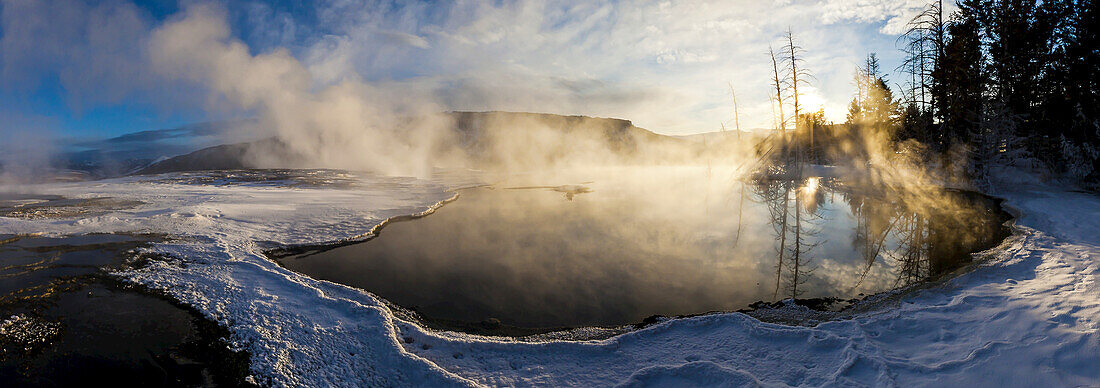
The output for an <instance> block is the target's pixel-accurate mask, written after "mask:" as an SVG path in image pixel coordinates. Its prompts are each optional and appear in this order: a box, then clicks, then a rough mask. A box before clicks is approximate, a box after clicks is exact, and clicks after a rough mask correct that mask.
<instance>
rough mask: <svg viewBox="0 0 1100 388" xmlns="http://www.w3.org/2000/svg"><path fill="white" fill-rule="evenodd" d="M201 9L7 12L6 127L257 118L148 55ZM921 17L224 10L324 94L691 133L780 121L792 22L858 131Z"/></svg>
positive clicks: (231, 98)
mask: <svg viewBox="0 0 1100 388" xmlns="http://www.w3.org/2000/svg"><path fill="white" fill-rule="evenodd" d="M196 4H199V5H205V6H210V4H208V3H198V2H192V1H179V2H177V1H171V0H160V1H152V2H128V1H125V0H115V1H111V0H107V1H92V2H82V1H70V2H45V1H41V2H39V1H32V2H26V1H18V0H0V5H2V8H0V86H2V88H0V117H3V119H0V130H3V131H4V132H7V133H8V134H9V135H10V134H22V133H47V134H50V135H52V136H60V137H104V136H116V135H120V134H123V133H130V132H135V131H140V130H147V129H158V128H169V127H175V126H179V125H183V124H187V123H193V122H201V121H208V120H223V119H229V118H235V117H248V116H250V115H253V114H255V111H256V109H257V108H256V106H250V105H249V104H248V103H247V102H244V103H242V101H239V100H237V99H236V98H235V95H233V93H234V91H233V90H234V89H226V88H223V87H222V84H224V83H225V82H231V81H232V80H218V79H217V78H218V77H217V76H212V75H210V74H208V73H203V74H198V75H196V74H197V73H195V72H194V71H192V70H193V69H192V68H194V67H196V66H202V64H200V63H189V64H188V66H190V67H191V68H189V69H183V70H180V69H177V70H180V71H175V72H173V71H164V69H163V67H166V66H167V67H172V63H167V64H166V63H164V62H159V63H158V62H157V61H156V60H151V59H150V53H151V52H159V51H157V50H160V49H161V48H157V47H152V46H151V45H154V44H157V41H156V39H152V38H151V37H152V36H153V35H154V33H155V31H158V30H162V29H163V27H164V26H165V25H166V24H168V23H172V22H175V21H180V20H181V19H184V18H186V17H187V15H186V14H187V10H188V9H191V8H194V7H195V6H196ZM922 4H923V1H907V0H901V1H885V0H821V1H774V2H769V1H732V2H730V1H721V2H701V1H674V2H673V1H665V2H662V1H615V2H583V1H578V2H569V1H543V0H531V1H491V2H484V1H454V2H440V3H435V2H423V1H406V2H390V1H357V0H339V1H337V0H332V1H319V2H315V3H303V2H291V1H286V2H257V1H239V2H230V3H213V6H212V7H210V8H211V9H214V10H215V11H213V12H212V13H211V16H210V17H211V19H213V20H215V21H218V20H220V21H221V22H223V23H225V25H227V26H228V37H222V38H218V39H220V42H226V43H227V44H232V43H241V44H243V45H244V46H246V47H247V51H248V53H249V54H250V55H253V56H256V58H262V57H267V56H272V55H273V56H274V57H279V56H280V55H284V54H285V56H286V58H285V59H287V60H289V61H291V62H293V63H292V64H291V65H293V66H294V67H295V68H299V67H300V68H301V69H302V70H303V72H304V74H307V78H308V81H307V82H308V84H309V88H310V89H312V90H323V89H324V88H326V87H328V86H332V85H338V84H341V83H344V82H349V81H351V82H355V83H359V84H364V85H369V86H370V87H371V88H372V90H374V91H375V92H374V93H375V94H376V95H377V96H378V97H377V98H380V99H395V100H403V101H405V103H406V104H408V103H410V102H409V101H415V102H417V103H421V104H422V105H423V106H428V107H431V109H437V110H452V109H453V110H518V111H536V112H548V113H561V114H585V115H593V116H605V117H618V118H625V119H630V120H633V121H634V122H635V123H636V124H637V125H639V126H642V127H645V128H649V129H651V130H654V131H657V132H661V133H668V134H684V133H693V132H702V131H710V130H716V129H718V128H719V127H720V123H723V122H726V123H730V122H731V121H732V107H731V106H730V92H729V84H730V83H732V84H733V85H734V87H735V88H736V90H737V93H738V100H739V103H740V105H741V112H742V115H741V122H742V125H743V127H748V128H757V127H769V126H771V105H770V103H769V99H768V98H769V96H770V95H769V94H768V81H767V79H766V77H767V76H768V72H769V69H768V66H769V65H770V63H769V61H768V58H767V56H766V55H765V53H766V52H767V50H768V45H769V44H771V45H776V46H778V45H779V44H780V43H781V42H780V38H781V36H782V33H783V32H784V31H785V30H786V29H787V27H788V26H789V27H790V28H791V29H792V30H793V31H794V33H795V36H796V38H797V39H798V40H799V41H800V43H801V45H802V46H803V47H804V48H805V50H806V54H807V56H806V62H807V65H808V67H809V68H810V70H811V71H813V72H814V73H815V74H816V78H817V79H816V80H815V81H814V82H813V84H814V85H813V86H814V87H813V88H810V89H809V90H807V92H806V94H807V95H806V96H804V98H803V101H804V102H808V105H810V106H812V107H818V106H820V107H823V108H824V109H825V110H826V113H827V115H828V117H829V118H830V119H833V120H838V121H839V120H843V117H844V113H845V109H846V105H847V102H848V100H849V99H850V98H851V93H852V85H851V84H850V83H851V78H852V77H851V73H852V70H853V69H854V67H855V66H856V65H857V64H858V63H860V62H861V61H862V59H863V58H864V57H865V56H866V55H867V53H869V52H877V53H878V55H879V57H880V58H881V59H882V61H883V68H884V69H888V70H889V69H893V68H894V67H895V66H897V64H898V61H899V60H900V55H901V54H900V52H898V51H897V48H896V45H895V40H896V38H897V34H898V33H900V32H901V30H902V29H903V24H904V21H906V20H908V19H909V18H910V17H911V16H912V15H913V14H914V13H915V12H917V11H918V10H919V8H920V7H921V5H922ZM161 43H163V41H161ZM185 54H186V53H185ZM173 58H177V59H179V58H183V59H187V58H188V57H186V56H184V57H173ZM279 58H281V57H279ZM242 74H250V72H249V71H245V72H244V73H242ZM892 78H893V79H894V80H895V81H901V77H900V76H898V75H895V76H892ZM226 93H229V94H226ZM372 101H374V100H372ZM383 105H385V104H383Z"/></svg>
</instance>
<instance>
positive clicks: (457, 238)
mask: <svg viewBox="0 0 1100 388" xmlns="http://www.w3.org/2000/svg"><path fill="white" fill-rule="evenodd" d="M893 190H894V191H883V190H868V189H867V188H855V187H850V186H847V185H845V184H843V182H837V181H832V180H828V179H823V178H808V179H806V180H803V181H799V182H793V181H742V180H739V179H737V178H736V177H735V175H734V174H733V173H732V172H731V171H719V170H716V169H707V168H702V167H700V168H683V167H679V168H678V167H667V168H655V167H646V168H621V169H609V170H597V171H589V172H583V173H571V174H568V175H554V176H544V177H542V176H540V177H535V176H525V177H520V178H516V179H512V180H509V181H505V182H503V183H498V184H495V185H493V186H490V187H479V188H473V189H466V190H460V191H459V192H458V194H459V198H458V199H457V200H455V201H454V202H451V203H449V204H446V205H445V206H443V207H441V208H440V209H438V210H437V211H436V212H435V213H433V214H431V215H428V216H426V217H423V218H419V219H414V220H409V221H405V222H394V223H391V224H389V225H387V226H386V227H385V228H384V229H383V230H382V231H381V232H380V233H379V235H378V236H377V238H374V239H372V240H370V241H367V242H363V243H358V244H352V245H346V246H339V247H323V248H321V249H314V250H305V251H299V252H296V253H295V254H292V255H278V257H277V258H276V259H277V260H278V261H279V262H280V263H281V264H282V265H284V266H286V267H287V268H290V269H292V270H294V271H298V272H301V273H305V274H307V275H309V276H312V277H315V278H319V279H325V280H330V281H334V282H338V283H343V284H346V285H350V286H354V287H358V288H362V289H365V290H367V291H370V292H372V293H374V294H376V295H379V296H381V297H382V298H384V299H386V300H388V301H389V302H391V303H393V304H396V305H398V306H401V307H403V308H406V309H409V310H412V311H415V312H416V314H418V315H419V316H420V317H422V318H423V319H425V320H426V321H428V322H436V323H445V324H444V326H447V325H446V323H451V324H456V323H470V322H475V323H478V322H479V323H492V324H494V325H497V324H499V325H501V326H506V327H519V328H544V329H545V330H551V329H555V328H565V327H582V326H593V325H600V326H608V325H622V324H630V323H638V322H641V321H642V320H643V319H645V318H646V317H649V316H652V315H665V316H674V315H686V314H696V313H704V312H710V311H732V310H737V309H740V308H744V307H746V306H747V305H749V304H750V303H753V302H755V301H761V300H763V301H772V300H781V299H785V298H790V297H797V298H812V297H839V298H854V297H858V296H860V295H861V294H871V293H876V292H880V291H885V290H889V289H893V288H896V287H900V286H904V285H907V284H911V283H914V282H920V281H924V280H927V279H929V278H933V277H936V276H940V275H942V274H944V273H947V272H950V271H951V270H953V269H955V268H958V267H959V266H960V265H963V264H965V263H966V262H967V261H968V260H969V259H970V255H969V253H970V252H974V251H977V250H982V249H986V248H989V247H991V246H993V245H994V244H996V243H997V242H999V241H1000V240H1001V239H1003V238H1004V236H1005V233H1006V231H1005V230H1004V228H1003V226H1002V225H1001V224H1002V223H1003V222H1004V221H1005V216H1004V214H1003V212H1000V210H999V208H998V206H997V204H996V203H995V202H994V201H993V200H991V199H989V198H987V197H984V196H981V195H978V194H975V193H968V192H953V191H946V190H938V191H936V194H935V195H928V194H927V193H922V195H921V196H914V195H901V194H899V193H897V192H896V189H893ZM784 220H786V222H784ZM455 326H461V325H450V327H455Z"/></svg>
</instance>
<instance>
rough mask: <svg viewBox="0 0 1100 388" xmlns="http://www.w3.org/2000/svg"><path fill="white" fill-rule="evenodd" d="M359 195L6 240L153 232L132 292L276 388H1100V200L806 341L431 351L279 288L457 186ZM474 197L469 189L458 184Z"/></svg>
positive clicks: (301, 194) (119, 186) (129, 212)
mask: <svg viewBox="0 0 1100 388" xmlns="http://www.w3.org/2000/svg"><path fill="white" fill-rule="evenodd" d="M357 179H359V180H360V182H361V183H360V184H358V185H355V187H351V188H341V189H332V188H326V187H305V188H303V187H290V186H279V185H275V186H271V185H248V184H242V185H222V186H210V185H194V184H184V183H179V182H171V181H164V180H160V181H158V180H157V179H156V177H133V178H123V179H115V180H107V181H98V182H91V183H66V184H50V185H38V186H28V187H23V188H21V189H22V190H24V191H33V192H37V193H42V194H55V195H64V196H67V197H81V198H94V197H112V198H117V199H122V200H136V201H141V202H142V204H140V205H137V206H134V207H132V208H128V209H113V210H109V211H106V212H105V213H89V214H91V215H89V216H88V217H86V218H80V217H76V218H48V219H24V218H4V217H0V234H5V233H11V234H17V233H34V232H44V233H46V234H57V235H60V234H80V233H91V232H148V233H160V234H164V235H167V236H170V237H171V239H170V240H169V241H167V242H164V243H160V244H157V245H155V246H153V247H151V248H149V250H150V251H151V252H154V253H162V254H167V255H170V256H171V257H174V258H176V259H168V260H156V261H153V262H152V264H150V265H149V266H147V267H144V268H142V269H140V270H136V271H132V272H126V273H120V274H119V275H120V276H122V277H124V278H126V279H129V280H131V281H134V282H137V283H141V284H145V285H148V286H150V287H153V288H156V289H161V290H164V291H166V292H167V293H168V294H170V295H171V296H173V297H175V298H177V299H179V300H180V301H182V302H184V303H187V304H189V305H192V306H195V307H196V308H198V309H199V310H200V311H202V312H204V313H205V314H207V316H209V317H210V318H212V319H214V320H217V321H218V322H221V323H223V324H225V325H227V326H228V327H229V328H230V329H231V331H232V333H233V337H232V340H233V341H234V343H235V344H236V346H238V347H240V348H244V349H248V350H249V351H251V352H252V355H253V364H252V372H253V374H254V377H255V379H256V380H258V381H259V382H261V383H267V384H271V385H277V386H285V385H309V386H332V385H335V386H356V385H358V386H363V385H369V386H379V385H387V386H393V385H398V386H410V385H413V386H471V385H501V386H533V385H549V386H561V385H582V386H615V385H624V386H655V385H656V386H692V385H696V386H723V385H725V386H744V385H765V386H782V385H903V386H929V385H935V386H943V385H948V386H958V385H970V384H980V385H982V386H990V385H1008V386H1020V385H1031V386H1051V385H1068V386H1079V385H1088V386H1095V385H1100V368H1097V367H1096V366H1097V365H1100V336H1098V335H1097V332H1098V329H1100V285H1098V284H1097V282H1096V279H1097V274H1098V268H1100V267H1098V265H1097V262H1096V260H1095V259H1094V258H1095V257H1100V235H1098V233H1097V231H1098V230H1100V198H1098V197H1096V196H1093V195H1089V194H1083V193H1077V192H1072V191H1068V190H1065V189H1060V188H1056V187H1051V186H1040V185H1032V186H1028V185H1023V184H1018V185H1014V186H1012V187H1011V189H1010V190H1006V191H1003V192H999V193H998V195H999V196H1002V197H1004V198H1005V199H1006V202H1005V204H1006V205H1007V206H1009V207H1010V208H1011V210H1012V211H1013V212H1014V213H1015V214H1016V215H1017V216H1018V218H1017V220H1016V221H1015V233H1014V235H1013V236H1012V237H1010V238H1009V239H1007V240H1006V241H1005V242H1004V243H1003V244H1001V245H1000V246H998V247H996V248H994V249H991V250H990V251H988V252H985V253H983V254H982V256H983V257H984V259H983V260H981V261H980V264H977V265H975V266H973V268H971V269H970V270H969V271H966V272H965V273H962V274H960V275H959V276H956V277H954V278H951V279H948V280H945V281H942V282H939V283H934V284H931V285H928V286H925V287H920V288H917V289H913V290H908V291H906V292H902V293H895V294H894V295H893V296H892V297H889V298H872V299H871V300H870V301H868V302H866V303H868V304H870V306H864V308H862V309H859V310H858V311H861V312H860V313H858V314H855V315H854V316H853V317H850V318H846V319H839V320H831V321H827V322H823V323H814V322H813V321H810V322H808V323H806V324H805V325H804V326H787V325H780V324H773V323H765V322H761V321H759V320H757V319H755V318H753V317H750V316H747V315H744V314H740V313H723V314H712V315H705V316H698V317H693V318H684V319H671V320H667V321H663V322H661V323H659V324H656V325H652V326H649V327H647V328H645V329H641V330H637V331H633V332H629V333H626V334H622V335H619V336H615V337H612V338H609V339H604V340H598V341H564V340H552V341H539V342H534V341H526V342H525V341H517V340H510V339H500V338H488V337H478V336H472V335H467V334H462V333H449V332H435V331H431V330H427V329H425V328H422V327H419V326H417V325H416V324H413V323H410V322H405V321H402V320H400V319H398V318H395V317H394V315H393V314H392V313H391V312H390V311H389V309H388V308H386V307H385V305H384V304H383V303H382V302H381V301H380V300H379V299H377V298H376V297H374V296H373V295H371V294H370V293H368V292H364V291H361V290H356V289H353V288H350V287H345V286H341V285H338V284H333V283H330V282H325V281H317V280H313V279H310V278H308V277H305V276H302V275H298V274H295V273H293V272H290V271H288V270H285V269H283V268H281V267H279V266H278V265H276V264H275V263H273V262H272V261H270V260H268V259H266V258H265V257H264V255H263V254H262V251H263V250H264V249H269V248H272V247H277V246H285V245H298V244H317V243H326V242H334V241H341V240H347V239H357V238H363V237H365V236H367V235H369V233H370V231H371V229H372V227H373V226H374V225H377V224H379V223H381V222H383V221H384V220H385V219H387V218H389V217H394V216H399V215H407V214H416V213H422V212H428V211H431V209H432V208H433V207H434V206H437V204H439V203H440V202H441V201H444V200H446V199H449V198H451V197H452V196H453V195H454V194H453V193H452V192H451V191H448V190H447V189H448V187H454V186H456V185H460V184H457V183H455V182H456V181H455V180H453V179H452V180H446V179H445V180H442V181H440V180H435V181H426V180H415V179H411V178H410V179H397V178H384V177H374V176H362V177H357ZM463 184H468V183H463Z"/></svg>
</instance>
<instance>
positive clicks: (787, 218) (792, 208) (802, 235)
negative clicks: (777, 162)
mask: <svg viewBox="0 0 1100 388" xmlns="http://www.w3.org/2000/svg"><path fill="white" fill-rule="evenodd" d="M753 183H754V184H753V190H754V192H755V194H756V196H757V197H758V198H760V200H761V201H762V202H763V203H764V204H765V205H766V207H767V209H768V214H769V216H770V222H771V225H772V227H773V229H774V231H775V240H776V242H777V245H776V248H775V249H776V254H777V255H776V256H777V260H776V264H775V292H774V295H773V298H774V299H779V292H780V290H783V292H784V293H783V296H784V297H789V298H795V297H798V296H800V295H801V294H802V293H803V292H804V290H801V289H800V288H799V287H800V286H801V285H803V284H805V283H806V282H807V281H808V280H809V277H810V276H811V275H812V273H813V267H812V265H811V261H812V258H813V257H812V255H811V252H812V251H813V249H814V248H815V247H817V246H818V245H820V244H822V243H823V241H820V240H817V239H816V236H817V235H818V234H819V232H820V230H819V227H818V225H817V223H818V221H819V220H821V214H820V209H821V206H820V205H821V203H822V202H823V191H822V190H821V189H820V187H819V182H818V181H817V179H816V178H810V179H805V180H801V181H796V180H787V179H767V178H764V179H757V180H755V181H754V182H753Z"/></svg>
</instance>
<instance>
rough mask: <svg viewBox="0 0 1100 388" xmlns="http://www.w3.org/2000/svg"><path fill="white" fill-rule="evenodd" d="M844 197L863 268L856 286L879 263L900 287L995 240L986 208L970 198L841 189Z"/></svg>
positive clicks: (953, 265)
mask: <svg viewBox="0 0 1100 388" xmlns="http://www.w3.org/2000/svg"><path fill="white" fill-rule="evenodd" d="M842 195H843V197H844V199H845V200H846V201H847V202H848V205H849V207H850V208H851V212H852V215H853V216H854V217H855V219H856V227H855V230H854V231H853V238H852V242H853V245H854V246H855V248H856V250H857V251H858V252H860V255H861V256H862V258H863V261H864V263H865V267H864V269H863V271H862V273H861V275H860V278H859V280H858V281H857V282H856V284H855V286H854V287H853V288H858V287H859V286H860V285H861V284H862V283H863V281H864V280H865V279H866V277H867V275H868V273H870V272H871V269H872V267H873V266H874V264H875V263H876V262H878V261H879V259H880V258H881V259H883V261H884V262H885V263H887V264H890V265H891V266H892V267H893V268H894V270H895V271H896V273H895V276H896V277H895V280H894V286H895V287H897V286H905V285H909V284H913V283H916V282H921V281H925V280H928V279H931V278H935V277H937V276H939V275H942V274H944V273H947V272H949V271H951V270H953V269H954V268H957V267H958V264H960V263H961V262H964V261H966V260H967V259H968V258H969V250H970V249H972V248H973V247H975V246H980V245H983V244H988V243H990V242H992V241H994V239H996V238H997V237H996V236H997V233H996V231H995V230H994V228H996V227H997V226H996V222H995V221H996V219H997V218H996V217H993V216H991V215H990V214H985V213H986V212H989V211H991V210H990V209H991V208H992V206H991V204H988V203H976V202H977V201H981V202H984V201H987V200H986V199H983V198H980V197H979V196H977V195H974V194H965V193H951V192H947V191H946V190H944V191H941V192H939V193H936V194H933V195H931V197H929V194H928V193H925V194H923V195H922V196H921V197H914V196H912V195H907V193H903V192H896V191H894V190H889V189H881V188H880V189H874V188H862V187H847V188H846V189H845V190H843V191H842Z"/></svg>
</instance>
